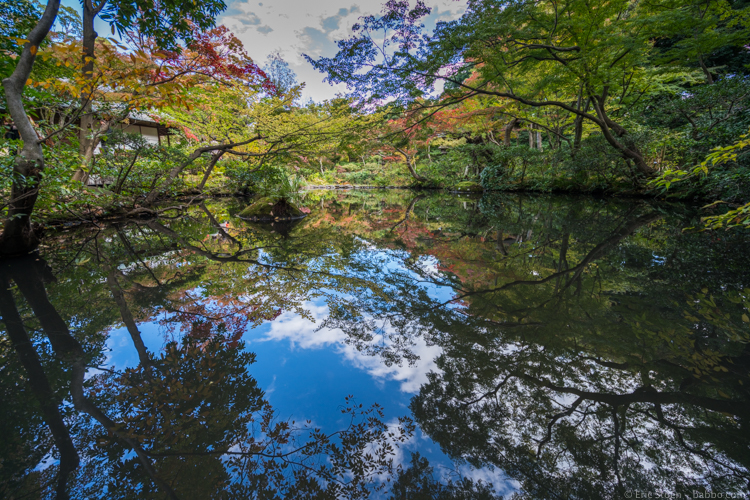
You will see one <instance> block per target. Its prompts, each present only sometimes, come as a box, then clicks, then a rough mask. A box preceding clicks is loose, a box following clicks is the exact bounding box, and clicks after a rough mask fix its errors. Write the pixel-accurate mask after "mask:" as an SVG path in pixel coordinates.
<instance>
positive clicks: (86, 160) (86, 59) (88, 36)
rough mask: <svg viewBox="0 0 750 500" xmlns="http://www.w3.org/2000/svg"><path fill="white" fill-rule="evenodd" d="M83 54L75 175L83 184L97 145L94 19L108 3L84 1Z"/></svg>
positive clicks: (86, 179) (96, 35) (87, 175)
mask: <svg viewBox="0 0 750 500" xmlns="http://www.w3.org/2000/svg"><path fill="white" fill-rule="evenodd" d="M82 3H83V23H82V24H83V40H82V42H83V54H82V55H81V58H82V61H81V62H82V64H83V66H82V69H81V73H82V76H83V80H84V87H83V92H81V128H80V130H79V131H78V152H79V154H80V155H81V167H80V168H79V169H78V170H76V172H75V174H73V180H74V181H79V182H83V183H84V184H85V183H86V181H88V177H89V174H88V171H89V168H90V167H91V160H92V158H93V150H94V149H96V145H93V147H92V144H91V143H92V142H94V141H95V139H94V138H92V137H91V134H92V133H93V126H94V117H93V116H92V115H91V92H92V90H93V89H91V88H89V86H90V85H91V82H92V79H93V76H94V56H95V48H96V38H97V37H98V36H99V34H98V33H97V32H96V30H95V29H94V19H96V16H97V15H98V14H99V12H100V11H101V8H102V7H104V4H105V3H106V1H103V2H102V4H101V5H100V6H94V4H93V0H84V1H83V2H82Z"/></svg>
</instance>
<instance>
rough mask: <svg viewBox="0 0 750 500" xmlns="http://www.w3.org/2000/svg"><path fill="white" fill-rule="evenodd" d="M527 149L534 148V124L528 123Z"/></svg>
mask: <svg viewBox="0 0 750 500" xmlns="http://www.w3.org/2000/svg"><path fill="white" fill-rule="evenodd" d="M529 149H534V126H533V125H531V124H530V125H529Z"/></svg>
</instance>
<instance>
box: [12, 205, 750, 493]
mask: <svg viewBox="0 0 750 500" xmlns="http://www.w3.org/2000/svg"><path fill="white" fill-rule="evenodd" d="M303 196H304V199H303V202H302V203H303V204H304V205H305V206H307V207H308V208H310V209H311V213H310V215H309V216H308V217H307V218H305V219H304V220H302V221H297V222H294V223H278V222H277V223H275V224H274V225H270V224H259V223H252V222H247V221H244V220H241V219H239V218H237V217H235V216H234V214H235V213H236V212H238V211H239V210H241V209H242V208H243V205H244V203H243V202H242V201H241V200H226V199H224V200H207V201H205V202H203V203H201V204H199V205H194V206H191V207H190V208H189V209H188V210H186V212H185V213H182V214H180V213H175V212H170V213H168V214H174V217H173V218H170V217H162V218H159V219H154V220H140V221H127V222H122V223H120V224H109V225H103V226H101V227H94V226H91V227H85V228H84V227H80V228H71V229H68V230H65V231H59V232H56V233H52V234H50V235H49V236H48V238H47V240H46V241H45V244H44V245H43V247H42V248H41V250H40V253H39V254H38V255H34V256H32V257H30V258H27V259H21V260H15V261H6V262H3V263H2V264H0V281H2V282H1V283H0V314H2V319H3V323H2V328H3V330H2V333H0V360H1V361H2V370H1V371H0V391H1V392H0V394H1V397H2V401H1V402H0V497H3V498H68V497H69V498H87V499H88V498H107V499H109V498H181V499H193V498H196V499H203V498H394V499H417V498H420V499H421V498H431V499H459V498H460V499H492V498H500V497H505V498H510V497H517V498H560V499H567V498H635V497H637V496H638V495H643V494H649V492H650V493H651V494H652V495H677V494H680V495H682V497H683V498H693V497H694V495H695V493H696V492H701V493H708V492H713V493H715V494H718V493H722V494H724V495H725V497H730V498H731V497H732V496H729V495H733V497H735V498H742V496H741V495H742V494H744V493H745V492H746V491H747V489H748V481H749V480H750V472H749V471H748V466H749V465H750V431H749V430H748V425H750V398H749V396H750V393H749V392H748V391H749V390H750V377H749V376H748V375H749V374H750V347H748V341H749V340H750V319H749V318H748V315H750V309H749V308H750V290H748V288H750V252H748V251H747V249H748V243H750V236H748V234H747V233H745V234H743V233H741V232H721V233H697V232H691V231H687V232H685V231H683V230H682V229H683V228H684V227H686V226H690V225H691V224H695V222H696V219H695V218H694V217H695V215H696V214H695V213H694V211H693V210H692V209H690V208H689V207H686V206H682V205H666V204H657V203H650V202H645V201H633V200H625V201H623V200H600V199H594V198H577V197H556V196H525V195H507V194H506V195H491V196H485V197H483V198H481V199H480V198H470V197H461V196H458V195H449V194H440V193H414V192H409V191H348V192H340V191H320V192H306V193H304V194H303ZM654 497H655V496H654Z"/></svg>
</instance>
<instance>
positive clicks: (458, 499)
mask: <svg viewBox="0 0 750 500" xmlns="http://www.w3.org/2000/svg"><path fill="white" fill-rule="evenodd" d="M433 474H434V472H433V469H432V467H431V466H430V463H429V462H428V461H427V459H426V458H424V457H422V456H420V455H419V453H413V454H412V456H411V466H410V467H409V468H408V469H406V470H404V471H399V473H398V477H397V478H396V481H395V482H394V483H393V487H392V489H391V497H390V500H422V499H424V500H428V499H429V500H502V498H503V497H501V496H499V495H497V494H495V490H494V488H493V487H492V483H489V484H487V483H485V482H483V481H482V480H479V481H476V482H475V481H474V480H472V479H469V478H466V477H462V478H460V479H459V480H458V481H456V482H453V481H451V480H449V481H448V482H447V484H446V485H443V484H442V483H441V482H440V481H438V480H437V479H435V478H434V476H433Z"/></svg>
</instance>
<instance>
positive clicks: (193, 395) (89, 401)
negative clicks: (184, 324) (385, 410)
mask: <svg viewBox="0 0 750 500" xmlns="http://www.w3.org/2000/svg"><path fill="white" fill-rule="evenodd" d="M143 264H144V265H147V264H146V263H145V262H143ZM102 269H103V270H104V271H105V272H106V274H107V286H108V288H109V289H110V291H111V292H112V294H113V297H114V299H115V302H116V303H117V304H118V307H119V309H120V313H121V315H122V321H123V323H125V325H126V326H127V327H128V331H129V333H130V335H131V338H132V339H133V341H134V345H135V347H136V350H137V351H138V353H139V359H140V364H139V365H138V367H137V368H134V369H129V370H127V371H126V372H124V373H115V372H110V371H104V372H102V373H100V374H98V375H94V376H90V377H88V378H87V379H86V380H85V381H84V376H85V374H86V369H87V365H88V364H89V363H91V362H92V360H93V358H96V357H97V355H96V354H86V352H85V350H84V348H83V347H82V345H81V343H79V341H78V340H76V338H75V337H74V336H73V335H71V333H70V331H69V330H68V327H67V324H66V322H65V321H64V320H63V319H62V317H61V316H60V314H59V313H58V312H57V311H56V309H55V308H54V306H53V305H52V304H51V303H50V301H49V299H48V297H47V293H46V289H45V285H44V281H45V279H46V280H49V278H51V274H50V273H49V270H48V268H47V267H46V263H45V262H44V261H43V260H41V259H40V258H30V259H26V260H24V261H12V262H7V261H6V262H5V263H3V267H2V270H0V273H1V275H0V278H1V279H2V283H1V285H2V286H1V287H0V288H2V290H1V292H2V293H0V310H1V312H2V316H3V321H4V323H5V324H6V328H7V331H8V335H9V337H10V340H11V343H12V347H13V349H14V350H15V352H16V354H17V356H18V359H19V360H20V365H21V367H19V368H21V369H22V371H21V372H20V373H18V375H17V376H16V380H17V381H21V383H22V380H23V379H24V378H26V377H28V382H27V384H26V385H27V387H28V388H29V392H31V394H32V396H33V399H34V400H35V403H36V404H37V405H39V407H40V410H41V411H40V413H41V414H42V419H41V420H40V419H35V421H34V422H33V425H34V426H35V431H36V433H39V434H40V435H42V436H44V435H45V434H46V432H43V429H44V427H47V428H48V429H49V431H50V433H51V434H52V441H53V442H54V444H55V447H54V449H51V448H50V445H51V443H50V442H49V440H47V439H42V440H41V443H42V444H46V446H47V449H46V451H45V452H44V453H52V454H53V455H54V454H59V457H60V460H59V465H58V466H55V465H52V466H49V467H47V468H46V469H45V470H44V471H43V472H42V473H41V474H34V473H29V472H30V471H29V469H31V468H32V467H34V466H35V465H36V463H38V460H39V459H40V454H39V452H36V453H34V452H32V449H33V447H34V445H33V444H31V443H28V442H23V440H17V441H15V442H14V443H11V446H14V447H15V448H16V449H15V450H4V451H10V452H11V453H9V454H8V455H7V456H8V457H9V458H18V459H20V460H19V462H20V463H14V462H12V461H5V462H4V467H3V474H5V475H7V477H6V479H7V480H8V482H7V483H5V484H7V486H4V488H9V489H8V490H6V492H7V493H10V492H13V493H14V494H16V493H18V492H19V491H27V492H29V493H32V492H33V491H35V490H38V489H39V488H40V486H41V488H42V490H45V489H46V488H47V487H48V486H50V485H51V482H50V481H53V482H54V483H55V486H54V489H55V490H56V492H57V493H56V497H57V498H68V494H69V492H74V494H73V496H75V497H80V498H94V497H106V498H132V497H133V496H134V495H136V496H138V497H139V498H149V497H156V498H163V497H164V496H167V497H170V498H196V497H201V498H213V497H217V496H223V495H230V496H240V497H251V496H256V497H262V498H290V497H303V496H310V497H326V498H335V497H340V496H346V497H352V498H358V497H363V496H368V495H369V493H370V490H371V489H372V488H377V485H374V484H373V482H374V481H375V479H376V478H377V477H379V476H381V475H384V474H388V473H391V472H392V461H391V460H392V453H393V446H394V444H395V443H398V442H399V441H402V440H403V439H405V438H406V437H407V436H408V435H410V434H411V432H412V430H411V424H410V423H409V421H408V420H404V421H402V426H401V427H399V428H398V429H393V428H389V427H388V426H386V424H385V423H383V421H382V417H383V415H382V413H381V412H380V410H379V408H377V407H373V408H369V409H362V408H361V405H359V406H357V405H356V404H354V401H353V400H349V401H347V407H346V408H345V409H344V410H343V412H344V413H347V414H349V415H350V417H351V424H350V425H349V427H348V428H346V429H344V430H342V431H339V432H336V433H334V434H330V435H326V434H324V433H323V432H322V431H320V430H319V429H312V428H309V427H308V426H307V425H305V424H303V425H297V424H295V423H294V422H284V421H277V420H276V419H275V416H274V413H273V410H272V409H271V407H270V406H269V405H268V403H267V402H266V401H264V399H263V393H262V391H261V390H260V388H258V386H257V383H256V381H255V380H254V379H253V378H252V376H251V375H250V374H249V372H248V366H249V364H250V363H252V361H253V359H254V355H252V354H250V353H246V352H245V351H244V350H243V349H242V344H241V343H239V342H238V341H237V339H236V338H233V335H231V334H230V333H231V332H228V331H227V330H226V329H225V328H218V329H216V330H210V329H209V330H205V329H204V330H201V335H187V336H185V337H183V340H182V341H181V342H179V343H170V344H168V345H167V347H166V348H165V350H164V352H162V353H161V354H160V355H158V356H154V355H153V354H151V353H149V352H148V351H146V349H145V347H144V344H143V342H142V340H140V332H139V331H138V328H137V324H136V323H135V321H134V319H133V314H132V312H131V311H130V309H129V306H128V304H127V302H125V301H123V298H124V293H123V288H122V286H121V283H120V282H119V281H118V277H117V274H118V273H116V272H115V271H113V269H114V267H113V266H112V265H110V264H109V263H108V262H106V261H104V262H103V266H102ZM148 274H149V275H150V276H151V277H152V278H153V279H154V280H155V281H156V282H158V283H160V282H161V278H160V277H159V276H158V275H157V274H156V273H153V272H148ZM11 281H12V282H14V283H15V284H16V286H17V287H18V289H19V291H20V294H21V296H23V300H24V302H25V303H27V304H28V305H29V306H30V307H31V309H32V311H33V317H29V318H28V320H26V321H25V320H24V319H22V317H21V315H20V314H19V310H18V308H17V306H16V298H15V297H14V296H13V294H12V292H11V290H10V289H9V286H10V283H11ZM157 286H158V285H157ZM156 295H157V296H159V294H156ZM256 309H257V308H256ZM243 312H244V311H243ZM180 314H183V312H182V311H181V312H179V313H178V315H180ZM29 321H31V322H35V321H38V323H39V324H40V327H41V328H32V329H27V326H26V323H28V322H29ZM42 331H43V332H44V334H45V336H46V338H47V339H48V340H49V342H50V344H51V345H52V348H53V351H54V355H55V358H57V359H56V360H54V359H52V360H47V361H51V362H52V364H53V365H57V366H58V367H59V368H62V370H60V369H55V367H54V366H52V367H50V366H49V363H47V366H45V364H44V363H43V361H42V360H41V359H40V357H39V355H38V352H37V348H38V347H37V345H39V342H40V341H41V340H42V339H41V338H40V337H39V336H38V334H39V333H41V332H42ZM34 337H36V338H34ZM82 340H83V341H84V342H85V340H86V339H82ZM97 340H98V339H97ZM35 344H36V345H35ZM92 347H94V348H96V347H97V346H96V345H94V346H92ZM99 347H100V346H99ZM42 349H43V342H42ZM23 373H25V374H26V375H25V376H24V375H23ZM16 383H18V382H16ZM53 386H54V387H56V388H57V393H56V392H55V391H53V389H52V387H53ZM66 386H67V388H68V390H69V392H68V393H67V394H68V395H67V396H66V394H65V391H64V389H65V387H66ZM6 393H7V391H6ZM11 393H12V391H11ZM15 396H16V395H15V394H12V395H11V401H12V402H11V404H12V405H13V406H15V402H16V401H15V400H16V397H15ZM63 400H68V401H72V403H73V408H69V407H67V405H66V404H63ZM21 402H22V408H24V410H26V411H31V412H32V413H33V410H32V409H31V408H27V406H29V404H30V402H28V401H27V402H25V403H24V399H23V398H21ZM63 413H66V414H67V416H64V415H63ZM19 424H20V425H23V424H21V423H17V424H16V426H18V425H19ZM31 434H34V432H28V431H27V432H26V433H25V434H22V436H24V435H25V437H27V439H28V438H30V437H31V436H30V435H31ZM40 451H41V450H40ZM29 452H30V453H29ZM26 453H28V456H29V457H30V458H31V459H32V460H33V459H36V461H31V460H29V461H24V460H23V458H25V456H24V455H25V454H26ZM4 458H5V456H4ZM12 465H15V466H16V467H17V469H15V470H11V469H10V468H9V467H8V466H12ZM79 465H80V466H79ZM55 478H56V479H55ZM381 487H382V486H381Z"/></svg>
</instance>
